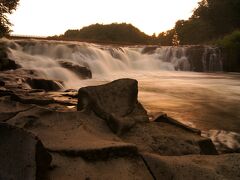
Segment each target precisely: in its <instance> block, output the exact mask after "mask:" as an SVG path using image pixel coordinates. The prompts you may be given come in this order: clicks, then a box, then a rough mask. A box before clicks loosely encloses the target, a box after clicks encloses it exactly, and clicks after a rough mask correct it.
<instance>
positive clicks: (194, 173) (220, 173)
mask: <svg viewBox="0 0 240 180" xmlns="http://www.w3.org/2000/svg"><path fill="white" fill-rule="evenodd" d="M143 158H144V160H145V162H146V164H147V165H148V167H149V169H150V170H151V172H152V174H153V176H154V177H155V179H164V180H175V179H176V180H192V179H195V180H202V179H217V180H218V179H219V180H220V179H231V180H237V179H240V164H239V161H240V154H226V155H218V156H203V155H202V156H200V155H191V156H171V157H170V156H158V155H156V154H149V153H146V154H143Z"/></svg>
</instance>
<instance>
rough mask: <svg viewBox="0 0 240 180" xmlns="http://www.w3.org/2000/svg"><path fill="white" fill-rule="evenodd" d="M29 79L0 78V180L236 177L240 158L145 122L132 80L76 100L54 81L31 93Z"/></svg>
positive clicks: (183, 129)
mask: <svg viewBox="0 0 240 180" xmlns="http://www.w3.org/2000/svg"><path fill="white" fill-rule="evenodd" d="M30 76H31V79H34V77H32V76H34V73H32V72H29V71H28V70H24V69H17V70H11V71H2V72H1V73H0V79H1V88H0V109H1V111H0V121H1V123H0V129H1V130H0V136H1V141H0V179H4V180H8V179H51V180H54V179H56V180H71V179H144V180H145V179H239V177H240V173H239V172H240V166H239V163H238V162H239V160H240V155H239V154H224V155H218V152H217V151H216V149H215V147H214V145H213V143H212V141H211V140H210V139H208V138H204V137H201V136H200V131H199V130H196V129H192V128H189V127H187V126H185V125H183V124H181V123H179V122H177V121H176V120H173V119H172V118H169V117H168V116H167V115H165V114H164V113H160V114H158V115H157V116H154V117H151V119H149V116H148V114H147V112H146V110H145V109H144V107H143V106H142V105H141V103H140V102H139V101H138V99H137V96H138V83H137V81H136V80H133V79H120V80H116V81H113V82H111V83H109V84H105V85H101V86H92V87H85V88H81V89H79V91H78V92H76V91H74V90H68V91H56V90H59V89H60V88H61V86H60V85H59V84H60V82H58V83H56V82H54V81H51V80H41V81H40V80H38V81H39V82H38V81H37V82H34V83H35V84H36V85H34V86H31V85H30V86H29V84H31V83H29V80H28V79H29V78H30ZM31 82H32V81H31ZM40 82H41V83H40ZM34 83H33V84H34ZM209 160H210V161H209Z"/></svg>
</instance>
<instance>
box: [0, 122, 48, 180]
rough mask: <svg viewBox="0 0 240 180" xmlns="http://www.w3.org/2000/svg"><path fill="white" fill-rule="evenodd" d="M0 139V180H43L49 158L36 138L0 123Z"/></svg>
mask: <svg viewBox="0 0 240 180" xmlns="http://www.w3.org/2000/svg"><path fill="white" fill-rule="evenodd" d="M0 137H1V140H0V179H1V180H12V179H14V180H15V179H16V180H18V179H19V180H20V179H24V180H34V179H36V180H41V179H44V177H45V175H46V172H47V170H48V168H49V165H50V163H51V156H50V155H49V154H48V152H47V151H46V149H45V148H44V146H43V145H42V143H41V141H40V140H39V139H38V138H37V137H36V136H34V135H32V134H30V133H28V132H26V131H24V130H22V129H19V128H16V127H13V126H11V125H8V124H5V123H0Z"/></svg>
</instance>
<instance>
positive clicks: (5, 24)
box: [0, 0, 19, 37]
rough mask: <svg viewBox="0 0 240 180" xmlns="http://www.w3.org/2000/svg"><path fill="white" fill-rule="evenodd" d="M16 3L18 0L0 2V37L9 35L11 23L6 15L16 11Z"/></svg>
mask: <svg viewBox="0 0 240 180" xmlns="http://www.w3.org/2000/svg"><path fill="white" fill-rule="evenodd" d="M18 2H19V0H0V37H3V36H5V35H7V34H9V32H10V26H11V23H10V22H9V20H8V18H7V16H6V15H7V14H11V13H12V12H13V10H15V9H16V7H17V5H18Z"/></svg>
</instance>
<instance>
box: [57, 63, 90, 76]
mask: <svg viewBox="0 0 240 180" xmlns="http://www.w3.org/2000/svg"><path fill="white" fill-rule="evenodd" d="M58 63H59V64H60V65H61V66H62V67H64V68H66V69H68V70H70V71H72V72H74V73H75V74H76V75H77V76H79V77H80V78H82V79H89V78H92V72H91V71H90V69H88V68H87V67H84V66H79V65H77V64H73V63H71V62H66V61H59V62H58Z"/></svg>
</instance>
